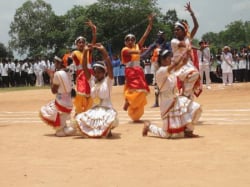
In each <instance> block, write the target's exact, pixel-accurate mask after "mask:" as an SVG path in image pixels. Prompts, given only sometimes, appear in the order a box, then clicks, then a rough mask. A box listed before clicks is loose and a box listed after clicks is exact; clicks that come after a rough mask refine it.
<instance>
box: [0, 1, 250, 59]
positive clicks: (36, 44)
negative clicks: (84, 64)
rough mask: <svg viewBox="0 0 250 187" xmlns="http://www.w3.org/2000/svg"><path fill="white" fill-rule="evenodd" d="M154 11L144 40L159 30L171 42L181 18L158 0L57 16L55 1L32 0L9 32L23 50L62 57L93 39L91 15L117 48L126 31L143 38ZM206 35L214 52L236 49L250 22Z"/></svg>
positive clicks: (0, 51) (104, 4)
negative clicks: (164, 9) (89, 23)
mask: <svg viewBox="0 0 250 187" xmlns="http://www.w3.org/2000/svg"><path fill="white" fill-rule="evenodd" d="M151 13H154V14H155V15H156V16H155V20H154V26H153V29H152V31H151V33H150V35H149V37H148V39H147V40H146V42H145V45H146V46H147V45H149V44H150V43H152V42H153V41H154V40H155V39H156V34H157V32H158V31H159V30H162V31H164V32H165V33H166V34H165V35H166V39H167V40H168V41H169V40H171V38H173V28H174V23H175V22H176V21H177V20H179V19H178V16H177V13H176V10H174V9H173V10H168V11H167V12H166V13H165V14H162V13H161V11H160V8H159V7H157V0H136V1H134V0H99V1H97V2H96V3H93V4H91V5H89V6H85V7H83V6H74V7H73V8H72V9H70V10H68V11H67V12H66V14H65V15H62V16H57V15H55V14H54V12H53V11H52V8H51V5H50V4H48V3H46V2H44V1H43V0H35V1H31V0H28V1H26V2H25V3H24V4H23V5H22V6H21V7H20V8H18V9H17V10H16V13H15V16H14V20H13V21H12V23H11V26H10V31H9V35H10V37H11V40H10V42H9V46H10V47H11V48H12V49H14V50H16V51H17V52H18V53H19V54H21V55H23V54H27V55H28V56H32V57H39V56H48V57H51V56H52V55H54V54H57V55H59V56H62V55H63V53H64V52H65V51H66V49H68V48H72V47H74V41H75V39H76V37H78V36H80V35H81V36H85V37H86V38H87V41H89V42H90V41H91V40H92V38H91V37H92V33H91V29H90V28H89V27H88V26H87V25H86V24H85V22H86V21H88V20H89V19H90V20H92V22H93V23H94V24H95V25H96V26H97V42H102V43H103V44H104V45H105V46H106V47H107V46H112V50H113V52H115V53H119V52H120V50H121V48H122V47H123V45H124V36H125V35H126V34H128V33H133V34H135V36H136V37H137V39H138V40H139V38H140V37H141V36H142V35H143V33H144V31H145V29H146V26H147V24H148V20H147V16H148V15H149V14H151ZM202 39H204V40H206V41H208V42H209V44H210V48H211V51H217V50H218V49H220V48H221V47H223V46H224V45H230V46H231V47H234V48H238V47H241V46H243V45H250V21H247V22H242V21H235V22H232V23H230V24H229V25H227V26H226V29H225V30H224V31H221V32H219V33H213V32H208V33H206V34H204V35H203V36H202ZM193 44H194V45H197V44H198V41H197V40H194V41H193ZM6 51H7V52H8V50H6V49H5V48H4V46H1V45H0V55H1V56H6ZM8 55H11V54H8Z"/></svg>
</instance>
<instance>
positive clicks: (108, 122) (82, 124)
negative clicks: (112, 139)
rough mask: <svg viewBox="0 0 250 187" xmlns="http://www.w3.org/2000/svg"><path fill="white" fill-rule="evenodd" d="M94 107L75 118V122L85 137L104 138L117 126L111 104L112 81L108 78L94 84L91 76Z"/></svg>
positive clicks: (116, 119) (115, 115) (93, 78)
mask: <svg viewBox="0 0 250 187" xmlns="http://www.w3.org/2000/svg"><path fill="white" fill-rule="evenodd" d="M89 83H90V86H91V97H92V98H93V102H94V106H93V107H92V108H91V109H89V110H87V111H86V112H82V113H80V114H78V115H77V116H76V118H75V119H76V122H77V124H78V127H79V129H80V131H81V132H82V134H83V135H84V136H87V137H96V138H98V137H106V136H107V135H108V134H109V132H110V130H111V129H113V128H114V127H116V126H117V125H118V118H117V112H116V111H115V110H114V109H113V106H112V103H111V97H110V96H111V91H112V85H113V80H112V79H110V78H109V77H108V76H107V77H105V78H104V79H103V80H102V81H101V82H96V81H95V77H94V76H93V75H91V78H90V80H89Z"/></svg>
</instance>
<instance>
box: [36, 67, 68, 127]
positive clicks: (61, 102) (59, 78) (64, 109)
mask: <svg viewBox="0 0 250 187" xmlns="http://www.w3.org/2000/svg"><path fill="white" fill-rule="evenodd" d="M53 84H55V85H58V86H59V87H58V92H57V94H56V98H55V100H53V101H50V102H49V103H48V104H46V105H45V106H42V107H41V109H40V117H41V118H42V120H43V121H45V122H46V123H47V124H48V125H50V126H52V127H54V128H56V129H61V128H64V127H66V120H67V119H70V113H71V110H72V108H73V104H72V100H71V90H72V86H71V78H70V75H69V74H68V73H67V72H65V71H64V70H59V71H56V72H55V74H54V78H53Z"/></svg>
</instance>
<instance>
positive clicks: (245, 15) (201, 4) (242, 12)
mask: <svg viewBox="0 0 250 187" xmlns="http://www.w3.org/2000/svg"><path fill="white" fill-rule="evenodd" d="M33 1H34V0H33ZM45 1H46V2H47V3H49V4H51V6H52V9H53V10H54V11H55V13H56V14H57V15H62V14H64V13H65V12H66V11H67V10H69V9H71V8H72V7H73V6H74V5H89V4H92V3H94V2H96V0H45ZM24 2H26V0H8V1H4V0H2V1H0V25H1V27H0V42H1V43H4V44H5V45H7V44H8V40H9V39H10V38H9V35H8V31H9V26H10V23H11V22H12V21H13V17H14V15H15V12H16V9H17V8H19V7H21V6H22V4H23V3H24ZM186 2H188V1H183V0H158V6H159V7H160V8H161V9H162V12H163V13H165V12H166V11H167V10H168V9H175V10H176V12H177V14H178V17H179V18H181V19H186V20H188V21H189V23H192V22H191V18H190V15H189V14H188V13H187V12H186V11H185V9H184V5H185V4H186ZM190 2H191V6H192V8H193V10H194V12H195V15H196V17H197V19H198V22H199V25H200V27H199V30H198V32H197V35H196V38H198V39H200V38H201V36H202V35H203V34H205V33H207V32H219V31H222V30H224V29H225V26H226V25H228V24H229V23H231V22H233V21H236V20H242V21H247V20H248V21H250V13H249V12H250V0H209V1H208V0H190ZM191 26H192V25H191Z"/></svg>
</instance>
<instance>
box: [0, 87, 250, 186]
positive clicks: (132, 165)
mask: <svg viewBox="0 0 250 187" xmlns="http://www.w3.org/2000/svg"><path fill="white" fill-rule="evenodd" d="M122 91H123V89H122V86H116V87H113V95H112V100H113V104H114V107H115V108H116V109H117V111H118V112H119V119H120V125H119V126H118V127H117V128H116V129H114V130H113V137H112V138H110V139H86V138H82V137H78V136H72V137H63V138H58V137H55V136H54V130H53V129H52V128H50V127H49V126H47V125H45V124H44V123H43V122H42V121H40V119H39V118H38V110H39V109H40V107H41V106H42V105H44V104H46V103H47V102H48V101H50V100H51V99H53V98H54V96H53V95H52V94H51V93H50V90H49V89H41V90H29V91H11V92H0V106H1V107H0V186H1V187H9V186H19V187H20V186H24V187H37V186H52V187H57V186H58V187H59V186H60V187H64V186H65V187H68V186H87V187H88V186H90V187H92V186H94V187H95V186H98V187H125V186H126V187H135V186H136V187H138V186H139V187H147V186H150V187H151V186H154V187H163V186H164V187H166V186H175V187H212V186H213V187H217V186H218V187H235V186H237V187H249V186H250V83H241V84H240V83H237V84H234V85H233V86H230V87H229V86H226V87H223V86H222V85H221V84H213V85H212V89H211V90H207V89H204V91H203V93H202V95H201V96H200V97H199V98H198V99H196V101H197V102H199V103H201V104H202V107H203V114H202V117H201V119H200V121H199V124H197V126H196V128H195V133H197V134H199V135H200V136H201V137H200V138H197V139H178V140H167V139H161V138H156V137H154V136H148V137H142V136H141V131H142V125H143V124H138V123H137V124H134V123H132V122H131V120H130V119H129V118H128V116H127V114H126V112H124V111H122V105H123V96H122ZM153 103H154V94H153V87H151V94H150V95H149V96H148V104H147V106H146V108H145V110H146V111H145V114H144V116H143V117H142V120H152V121H154V122H155V123H157V124H158V125H159V126H161V120H160V116H159V108H151V106H152V105H153Z"/></svg>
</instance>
